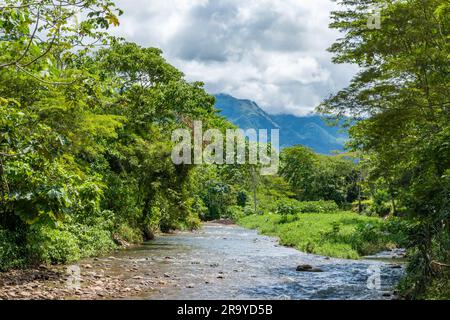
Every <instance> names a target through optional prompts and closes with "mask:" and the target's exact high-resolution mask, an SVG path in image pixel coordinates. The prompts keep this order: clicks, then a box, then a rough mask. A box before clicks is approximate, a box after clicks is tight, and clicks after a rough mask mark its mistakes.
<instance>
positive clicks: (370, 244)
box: [238, 212, 395, 259]
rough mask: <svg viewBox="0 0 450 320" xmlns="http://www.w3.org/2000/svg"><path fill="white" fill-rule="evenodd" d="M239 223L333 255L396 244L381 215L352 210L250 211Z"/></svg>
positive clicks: (299, 246) (283, 241)
mask: <svg viewBox="0 0 450 320" xmlns="http://www.w3.org/2000/svg"><path fill="white" fill-rule="evenodd" d="M238 224H240V225H241V226H243V227H246V228H250V229H257V230H259V231H260V232H261V233H262V234H265V235H270V236H276V237H279V238H280V243H281V244H282V245H285V246H290V247H294V248H296V249H298V250H300V251H303V252H307V253H314V254H319V255H324V256H330V257H339V258H346V259H358V258H359V257H361V256H362V255H367V254H373V253H376V252H379V251H381V250H384V249H387V248H391V247H394V246H395V244H394V243H393V241H392V240H391V239H392V237H391V235H389V234H386V232H385V231H383V226H384V224H385V223H384V221H383V220H382V219H380V218H376V217H367V216H361V215H358V214H356V213H352V212H336V213H307V214H297V215H291V216H287V217H282V216H281V215H277V214H264V215H250V216H246V217H243V218H241V219H239V220H238Z"/></svg>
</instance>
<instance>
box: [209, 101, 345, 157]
mask: <svg viewBox="0 0 450 320" xmlns="http://www.w3.org/2000/svg"><path fill="white" fill-rule="evenodd" d="M215 97H216V108H217V109H218V110H220V111H221V114H222V115H223V116H224V117H226V118H227V119H228V120H230V121H231V122H232V123H233V124H234V125H236V126H238V127H240V128H241V129H250V128H253V129H280V147H281V148H285V147H290V146H293V145H304V146H307V147H310V148H312V149H313V150H314V151H316V152H318V153H322V154H331V153H332V152H333V151H335V150H338V151H343V150H344V143H345V141H346V140H347V139H348V135H347V133H346V132H341V131H342V129H341V128H339V127H330V126H328V125H327V124H326V123H325V121H324V120H323V118H322V117H321V116H319V115H308V116H303V117H297V116H293V115H269V114H268V113H267V112H265V111H264V110H262V109H261V108H260V107H259V106H258V105H257V104H256V103H255V102H253V101H251V100H243V99H237V98H235V97H232V96H230V95H227V94H217V95H215Z"/></svg>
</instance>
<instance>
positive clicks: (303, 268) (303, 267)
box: [297, 264, 323, 272]
mask: <svg viewBox="0 0 450 320" xmlns="http://www.w3.org/2000/svg"><path fill="white" fill-rule="evenodd" d="M297 271H298V272H323V270H322V269H319V268H315V267H313V266H311V265H309V264H301V265H299V266H298V267H297Z"/></svg>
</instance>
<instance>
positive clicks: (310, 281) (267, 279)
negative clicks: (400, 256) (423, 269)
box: [110, 224, 403, 299]
mask: <svg viewBox="0 0 450 320" xmlns="http://www.w3.org/2000/svg"><path fill="white" fill-rule="evenodd" d="M115 257H116V259H114V260H112V261H110V268H111V269H113V270H114V269H117V272H123V267H121V264H120V261H121V260H122V261H123V260H125V259H126V260H128V261H132V262H133V265H134V267H135V268H139V270H142V274H143V275H145V274H151V273H152V272H153V273H155V272H156V273H164V274H165V276H166V277H167V281H168V285H167V287H165V288H164V289H162V290H160V291H153V292H148V293H146V294H145V296H142V297H141V298H143V299H383V298H384V299H386V298H385V297H383V293H385V292H386V291H390V290H392V288H393V286H394V285H395V283H396V282H397V281H398V280H399V278H400V276H401V275H402V273H403V270H402V269H395V268H391V266H390V265H389V263H386V262H384V261H377V260H359V261H354V260H342V259H333V258H332V259H327V258H325V257H320V256H316V255H311V254H305V253H301V252H299V251H297V250H294V249H291V248H285V247H282V246H278V245H277V242H276V240H274V239H273V238H270V237H265V236H261V235H258V234H257V233H256V231H251V230H247V229H243V228H240V227H237V226H224V225H213V224H210V225H205V226H204V228H203V229H202V230H200V231H198V232H195V233H188V232H186V233H184V232H183V233H177V234H175V235H167V236H161V237H159V238H157V239H156V240H154V241H151V242H149V243H147V244H146V245H144V246H142V247H140V248H136V249H132V250H126V251H123V252H120V253H119V254H117V255H116V256H115ZM299 264H310V265H313V266H314V267H318V268H320V269H322V270H323V272H319V273H305V272H297V271H296V267H297V265H299ZM370 266H375V269H377V268H379V269H378V270H380V271H381V283H380V284H381V288H379V289H373V290H371V289H368V288H367V280H368V278H369V276H370V275H371V274H372V273H371V272H370V270H368V268H369V267H370ZM373 268H374V267H372V269H373ZM121 269H122V270H121Z"/></svg>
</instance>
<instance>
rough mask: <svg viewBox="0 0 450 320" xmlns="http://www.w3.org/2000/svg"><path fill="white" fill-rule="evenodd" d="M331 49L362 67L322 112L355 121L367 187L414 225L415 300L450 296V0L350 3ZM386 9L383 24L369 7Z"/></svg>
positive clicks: (338, 20) (337, 17)
mask: <svg viewBox="0 0 450 320" xmlns="http://www.w3.org/2000/svg"><path fill="white" fill-rule="evenodd" d="M342 3H343V4H344V5H345V7H343V10H341V11H339V12H335V13H334V14H333V16H332V20H333V22H332V24H331V27H332V28H336V29H339V30H341V31H343V32H344V34H345V35H344V36H343V37H342V38H341V39H339V40H338V41H337V42H336V43H335V44H333V46H332V47H331V49H330V51H331V52H333V53H334V54H335V57H334V62H336V63H354V64H357V65H358V66H359V67H360V72H359V74H358V75H357V76H356V77H355V78H354V79H353V81H352V82H351V84H350V85H349V86H348V87H347V88H345V89H343V90H342V91H340V92H338V93H337V94H336V95H334V96H332V97H330V98H329V99H328V100H326V101H325V102H324V103H323V104H322V106H321V108H320V110H321V111H323V112H327V113H330V114H333V115H336V116H338V117H339V116H344V115H352V116H354V117H355V118H357V119H358V118H359V119H360V120H361V121H359V122H358V123H357V124H356V125H355V126H353V127H352V128H351V136H352V138H353V139H352V143H351V146H352V148H353V149H354V150H358V151H360V152H361V153H360V156H361V158H362V161H363V168H364V170H363V173H364V178H365V179H364V180H365V183H366V186H367V188H370V189H372V190H378V195H379V198H381V199H382V198H383V197H384V198H387V199H390V200H391V203H392V206H391V207H392V210H393V213H394V214H395V215H400V216H403V217H404V218H405V219H406V220H407V221H408V222H409V243H408V248H409V256H410V263H409V267H408V276H407V278H406V279H405V281H404V283H403V287H404V289H405V290H404V293H405V294H406V295H407V296H409V297H442V296H445V295H447V297H449V296H450V294H449V293H450V204H449V200H450V144H449V141H450V101H449V97H450V86H449V84H450V70H449V66H450V64H449V58H450V55H449V53H450V52H449V51H450V50H449V49H450V47H449V46H450V42H449V34H450V32H449V28H450V4H449V2H448V1H447V0H407V1H384V0H358V1H353V0H351V1H350V0H349V1H347V0H345V1H342ZM373 5H376V6H378V7H379V8H381V7H383V8H384V9H383V10H381V25H380V28H379V29H369V28H367V12H368V9H370V6H373Z"/></svg>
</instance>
